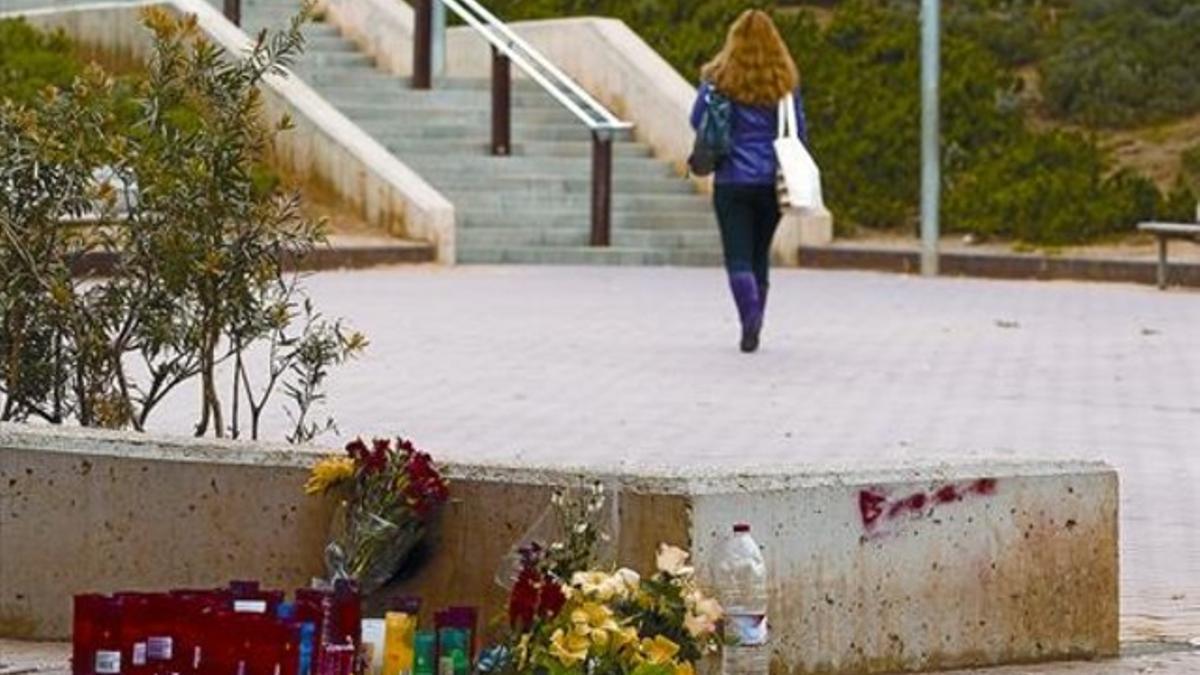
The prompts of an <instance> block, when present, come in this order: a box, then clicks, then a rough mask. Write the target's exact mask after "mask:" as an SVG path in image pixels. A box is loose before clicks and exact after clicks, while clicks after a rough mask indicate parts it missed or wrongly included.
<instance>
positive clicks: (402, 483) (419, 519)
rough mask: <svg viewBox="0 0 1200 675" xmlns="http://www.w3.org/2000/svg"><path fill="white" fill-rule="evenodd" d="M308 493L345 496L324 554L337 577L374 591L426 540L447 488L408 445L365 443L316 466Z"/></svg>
mask: <svg viewBox="0 0 1200 675" xmlns="http://www.w3.org/2000/svg"><path fill="white" fill-rule="evenodd" d="M305 491H306V492H307V493H308V494H310V495H324V494H329V493H336V494H338V496H340V497H341V502H340V504H339V509H338V512H337V515H336V517H335V521H334V527H333V541H332V542H331V543H330V545H329V547H328V549H327V557H328V558H329V562H330V567H331V570H330V574H331V576H332V577H333V578H335V579H336V578H350V579H354V580H356V581H357V582H358V583H359V587H360V589H361V590H362V592H363V593H364V594H370V593H372V592H374V591H376V590H378V589H379V588H381V587H382V586H383V585H384V584H386V583H387V581H388V580H389V579H391V578H392V577H393V576H394V575H395V574H396V572H397V571H399V569H400V567H401V566H403V564H404V562H405V560H406V559H407V558H408V556H409V554H410V553H411V552H412V550H413V549H414V548H415V547H416V545H417V544H418V543H419V542H420V541H421V539H422V537H424V535H425V530H426V527H427V526H428V525H429V522H430V521H431V519H432V518H433V516H434V515H435V514H436V512H437V511H438V508H439V507H440V506H441V505H442V504H444V503H445V502H446V500H447V498H448V497H449V487H448V486H447V484H446V481H445V479H443V478H442V475H441V473H440V472H439V471H438V469H437V467H436V466H434V464H433V460H432V458H430V456H429V455H428V454H426V453H424V452H420V451H419V450H417V449H416V448H415V447H414V446H413V444H412V443H411V442H410V441H407V440H404V439H397V440H396V441H395V443H393V442H392V441H390V440H388V439H379V438H377V439H375V440H374V441H372V443H371V446H370V447H368V446H367V444H366V443H364V442H363V441H362V439H356V440H354V441H351V442H350V443H349V444H347V445H346V455H345V456H336V457H328V458H326V459H323V460H321V461H320V462H318V463H317V464H316V466H314V467H313V469H312V473H311V474H310V475H309V479H308V483H307V484H306V485H305Z"/></svg>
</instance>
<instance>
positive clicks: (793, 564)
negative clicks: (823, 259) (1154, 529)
mask: <svg viewBox="0 0 1200 675" xmlns="http://www.w3.org/2000/svg"><path fill="white" fill-rule="evenodd" d="M320 455H321V451H320V450H318V449H315V448H296V447H294V446H288V447H272V446H268V445H254V444H235V443H228V442H220V441H211V440H208V439H188V438H169V437H162V436H150V435H135V434H125V433H114V432H100V431H88V430H75V429H62V428H44V427H40V428H39V427H31V426H18V425H8V424H0V505H3V508H0V638H4V637H17V638H24V639H47V638H49V639H62V638H65V637H67V636H68V635H69V634H70V630H71V600H70V598H71V595H72V594H73V593H79V592H84V591H113V590H118V589H130V588H134V589H161V588H172V587H190V586H208V585H214V584H220V583H224V582H225V581H228V580H229V579H234V578H238V579H244V578H249V579H261V580H262V581H264V582H265V583H266V584H268V585H270V586H273V587H282V588H293V587H295V586H298V585H302V584H305V583H307V582H308V580H309V579H310V577H311V576H312V575H314V574H320V573H321V572H322V564H321V562H322V550H323V548H324V544H325V538H326V533H327V527H328V524H329V522H330V510H331V506H332V504H331V502H330V500H328V499H316V498H312V497H306V496H305V495H304V494H303V491H302V489H301V486H302V485H303V484H304V480H305V478H306V474H307V467H308V466H309V465H311V463H312V462H314V461H315V460H316V459H317V458H318V457H319V456H320ZM446 468H447V470H448V472H449V474H450V477H451V479H452V480H453V488H452V490H453V497H452V502H451V504H449V505H448V507H447V508H446V511H445V512H444V513H443V514H442V518H441V522H440V525H439V527H438V528H436V529H435V531H433V532H431V535H430V540H429V547H428V559H427V560H426V561H425V563H424V564H423V565H421V566H419V567H418V568H417V569H416V570H414V571H413V572H412V575H411V576H410V577H408V578H407V579H405V580H404V581H403V582H401V583H400V584H399V585H398V586H397V587H395V588H393V589H392V590H394V591H395V592H398V593H400V594H402V595H403V594H414V593H415V594H418V595H420V596H422V597H423V598H424V599H425V601H426V604H427V606H429V607H434V608H436V607H442V606H447V605H453V604H472V605H481V606H482V609H483V615H484V616H486V617H489V618H490V617H494V616H497V615H499V614H500V613H502V612H503V610H504V608H505V606H506V595H505V591H504V590H503V589H501V588H500V587H499V586H498V585H497V584H496V583H495V581H494V579H495V574H496V571H497V568H498V566H499V562H500V560H501V558H502V556H503V555H504V554H505V553H506V552H507V550H508V547H509V546H510V545H511V544H512V543H513V541H514V540H515V539H516V538H517V537H518V536H519V535H520V534H521V533H522V532H524V531H525V530H526V529H527V528H528V527H529V526H530V525H531V524H532V523H533V522H534V520H535V519H536V518H537V516H538V514H539V513H540V512H541V511H542V509H543V508H544V507H545V504H546V502H547V500H548V499H549V494H550V490H551V488H552V486H555V485H569V484H572V483H574V484H578V481H579V479H580V476H579V475H578V474H577V473H576V472H575V471H572V470H560V469H544V468H537V467H530V466H522V465H520V464H519V463H516V462H514V463H513V464H512V465H509V466H481V465H466V464H451V465H449V466H447V467H446ZM596 477H597V478H603V479H605V480H606V482H608V483H609V484H610V485H611V486H612V488H613V491H614V494H615V498H616V499H618V500H619V515H617V516H616V518H615V520H616V522H615V523H614V534H615V537H614V539H615V543H616V546H617V549H618V557H619V559H620V560H621V561H622V562H623V563H627V564H631V565H633V566H635V567H636V568H638V569H640V570H641V571H643V572H647V571H649V570H650V569H651V568H652V567H653V561H654V553H655V548H656V546H657V544H658V543H659V542H661V541H666V542H672V543H676V544H679V545H690V548H691V550H692V552H693V553H694V554H695V557H696V559H695V562H696V564H697V566H698V570H699V571H700V573H701V574H702V575H706V574H707V570H706V568H707V567H708V566H709V564H710V563H711V560H712V554H713V551H714V550H715V549H716V547H717V546H718V545H719V542H720V541H721V539H722V538H723V537H724V536H725V533H726V532H728V530H729V527H730V525H731V523H733V522H734V521H735V520H744V521H746V522H748V523H750V524H751V525H752V526H753V531H754V536H755V538H756V539H757V541H758V542H759V544H760V545H762V547H763V549H764V553H765V555H766V558H767V564H768V569H769V571H770V577H771V578H770V594H771V596H770V603H771V605H770V606H771V622H772V641H773V645H772V652H773V656H772V661H773V663H772V672H774V673H781V672H782V673H824V674H826V675H870V674H873V673H884V672H889V673H890V672H899V671H926V670H936V669H945V668H959V667H970V666H986V665H997V664H1004V663H1026V662H1033V661H1043V660H1052V659H1062V658H1072V657H1075V658H1090V657H1100V656H1111V655H1114V654H1116V653H1117V647H1118V644H1117V627H1118V592H1117V591H1118V588H1117V585H1118V577H1117V570H1118V565H1117V562H1118V552H1117V551H1118V549H1117V508H1118V496H1117V476H1116V473H1115V472H1114V471H1113V470H1112V469H1110V468H1109V467H1107V466H1104V465H1102V464H1098V463H1080V462H1047V461H992V462H987V461H969V462H961V463H955V464H940V463H932V464H898V465H892V466H887V465H885V464H880V465H879V466H873V467H872V468H864V467H859V466H854V465H844V466H843V465H821V466H809V467H800V466H797V467H779V468H778V469H777V470H774V471H771V472H764V473H756V474H741V473H738V472H730V471H705V470H703V469H702V468H700V467H695V468H691V469H687V470H680V471H679V472H675V471H671V472H664V471H644V472H642V471H639V472H633V473H621V474H601V475H600V476H596Z"/></svg>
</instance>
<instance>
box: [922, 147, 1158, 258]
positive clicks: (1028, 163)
mask: <svg viewBox="0 0 1200 675" xmlns="http://www.w3.org/2000/svg"><path fill="white" fill-rule="evenodd" d="M1105 165H1106V163H1105V158H1104V156H1103V154H1102V153H1101V152H1100V150H1099V149H1098V148H1097V146H1096V144H1095V143H1094V142H1092V141H1091V140H1090V139H1088V138H1086V137H1084V136H1082V135H1080V134H1077V133H1071V132H1050V133H1044V134H1030V133H1026V134H1023V135H1022V137H1021V139H1020V141H1018V142H1017V143H1013V144H1011V145H1008V146H1007V147H1004V148H1003V151H1001V152H995V153H993V154H991V155H990V156H989V157H988V158H986V159H984V160H983V161H981V162H980V163H979V164H978V165H977V166H976V167H974V170H973V171H971V172H969V173H966V174H962V175H960V176H958V177H956V179H955V180H954V181H953V182H952V183H951V184H950V185H949V186H948V189H947V190H946V199H945V202H944V204H943V214H942V215H943V218H944V219H945V222H946V228H947V230H948V231H951V232H972V233H976V234H981V235H984V236H988V237H995V238H1001V239H1015V240H1019V241H1025V242H1028V243H1032V244H1042V245H1065V244H1079V243H1086V242H1088V241H1091V240H1095V239H1098V238H1101V237H1104V236H1107V235H1113V234H1121V233H1126V232H1128V231H1129V230H1130V227H1131V226H1132V225H1133V224H1134V223H1137V222H1138V221H1141V220H1149V219H1152V218H1154V217H1156V216H1157V215H1158V214H1159V212H1160V210H1161V208H1160V207H1161V204H1160V200H1161V198H1160V195H1159V192H1158V189H1157V188H1156V187H1155V186H1154V183H1153V182H1151V181H1150V180H1149V179H1147V178H1145V177H1143V176H1140V175H1137V174H1134V173H1131V172H1128V171H1120V172H1117V173H1116V174H1114V175H1112V176H1109V177H1105V169H1106V166H1105Z"/></svg>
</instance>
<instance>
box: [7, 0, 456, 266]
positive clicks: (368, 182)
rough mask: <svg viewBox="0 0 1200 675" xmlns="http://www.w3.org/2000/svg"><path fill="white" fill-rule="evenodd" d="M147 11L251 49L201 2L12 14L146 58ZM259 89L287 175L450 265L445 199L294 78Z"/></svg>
mask: <svg viewBox="0 0 1200 675" xmlns="http://www.w3.org/2000/svg"><path fill="white" fill-rule="evenodd" d="M152 5H161V6H163V7H167V8H169V9H170V10H172V11H175V12H178V13H184V14H194V15H196V17H197V18H198V22H199V25H200V28H201V30H203V31H204V33H205V34H206V35H207V36H208V37H209V39H211V40H212V41H213V42H214V43H216V44H218V45H220V46H221V47H223V48H224V49H225V50H227V51H229V52H230V53H243V52H245V51H246V50H247V49H249V48H250V38H249V37H247V36H246V34H245V33H243V32H242V31H241V29H239V28H238V27H237V26H235V25H233V24H232V23H230V22H229V21H228V20H226V19H225V17H224V16H222V15H221V13H220V12H218V11H217V10H216V9H214V8H213V7H212V6H211V5H209V4H208V3H207V2H204V0H169V1H168V2H158V1H157V0H149V1H146V2H113V3H96V4H87V5H76V6H72V7H52V8H47V9H37V10H29V11H22V12H13V13H16V14H21V15H23V16H24V17H25V18H26V20H28V21H29V22H30V23H31V24H34V25H36V26H40V27H42V28H49V29H55V28H59V29H62V30H63V31H65V32H66V33H67V35H69V36H70V37H71V38H72V39H74V40H76V41H78V42H80V43H82V44H85V45H94V46H97V47H100V48H103V49H105V50H108V51H111V52H114V53H117V54H125V55H129V56H133V57H136V58H145V57H146V56H148V54H149V50H150V46H151V45H150V35H149V32H148V31H146V30H145V29H144V28H143V27H142V26H141V23H140V22H139V20H138V16H137V15H138V12H140V11H141V10H142V8H144V7H147V6H152ZM302 58H303V57H302ZM263 90H264V93H265V94H266V96H265V97H264V101H265V103H266V111H267V114H268V115H270V116H272V117H280V116H282V115H283V114H285V113H286V114H288V115H289V116H290V117H291V118H292V120H293V121H294V122H295V128H294V129H292V130H291V131H290V132H287V133H284V134H281V135H280V136H279V137H278V139H277V145H276V152H277V153H278V156H279V157H280V158H281V159H282V160H283V161H284V162H286V163H287V164H288V165H289V167H290V168H291V169H292V170H293V171H295V172H296V173H297V174H299V175H301V176H309V175H316V176H319V177H321V178H322V179H323V180H324V181H326V182H328V184H329V185H331V186H332V187H333V189H334V190H335V191H336V192H337V194H338V195H339V196H340V197H342V198H344V199H346V200H347V202H348V203H350V204H351V205H353V207H354V208H355V209H357V210H358V211H359V213H360V215H362V216H363V217H364V218H365V219H366V220H367V221H368V222H370V223H372V224H373V225H376V226H378V227H381V228H383V229H385V230H387V231H390V232H392V233H394V234H397V235H403V236H407V237H410V238H414V239H422V240H425V241H429V242H432V243H433V244H434V245H435V246H436V247H437V259H438V261H439V262H443V263H453V262H454V259H455V237H454V232H455V216H454V207H453V205H452V204H451V203H450V202H449V201H447V200H446V198H445V197H443V196H442V195H441V194H440V193H439V192H437V190H435V189H434V188H433V187H432V186H430V185H429V184H428V183H427V182H425V180H424V179H423V178H421V177H420V176H419V175H418V174H417V173H416V172H414V171H413V170H412V169H410V168H409V167H408V166H407V165H405V164H404V163H402V162H401V161H400V160H398V159H396V157H395V156H394V155H392V154H391V152H389V151H388V150H387V148H385V147H383V146H382V145H380V144H379V142H378V141H376V140H375V139H374V138H372V137H371V136H369V135H368V134H367V133H366V132H364V131H363V130H362V129H360V128H359V127H358V126H357V125H355V124H354V123H353V122H351V121H350V120H348V119H347V118H346V117H345V116H344V115H342V114H341V113H340V112H339V111H338V110H337V109H336V108H334V107H333V106H332V105H330V104H329V102H328V101H326V100H325V99H324V98H322V97H321V96H320V95H319V94H317V93H316V92H315V91H313V90H312V88H310V87H309V86H308V85H306V84H305V83H304V82H302V81H300V80H299V79H297V78H296V77H279V76H269V77H268V78H267V79H266V80H265V82H264V87H263Z"/></svg>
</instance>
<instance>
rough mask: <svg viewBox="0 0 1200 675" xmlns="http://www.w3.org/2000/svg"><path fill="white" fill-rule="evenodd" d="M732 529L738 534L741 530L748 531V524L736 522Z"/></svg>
mask: <svg viewBox="0 0 1200 675" xmlns="http://www.w3.org/2000/svg"><path fill="white" fill-rule="evenodd" d="M733 531H734V532H737V533H739V534H740V533H742V532H749V531H750V524H749V523H737V524H735V525H734V526H733Z"/></svg>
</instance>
